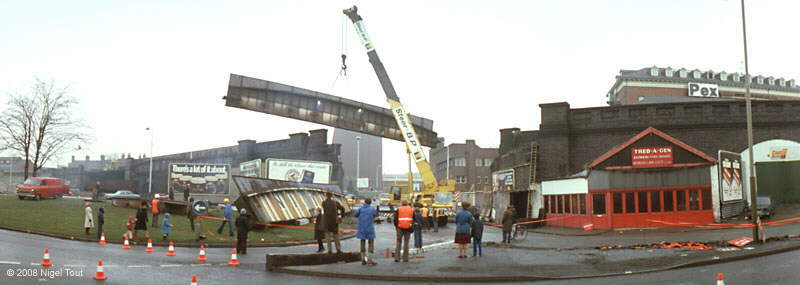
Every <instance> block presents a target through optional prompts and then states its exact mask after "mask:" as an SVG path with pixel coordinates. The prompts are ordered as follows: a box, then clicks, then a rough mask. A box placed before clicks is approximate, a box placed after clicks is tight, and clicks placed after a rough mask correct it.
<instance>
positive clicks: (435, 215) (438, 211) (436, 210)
mask: <svg viewBox="0 0 800 285" xmlns="http://www.w3.org/2000/svg"><path fill="white" fill-rule="evenodd" d="M441 213H442V209H440V208H433V218H431V223H432V224H433V232H434V233H438V232H439V214H441Z"/></svg>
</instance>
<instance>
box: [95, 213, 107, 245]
mask: <svg viewBox="0 0 800 285" xmlns="http://www.w3.org/2000/svg"><path fill="white" fill-rule="evenodd" d="M105 213H106V210H105V209H103V207H100V209H97V239H100V236H101V235H103V224H105V223H106V219H105Z"/></svg>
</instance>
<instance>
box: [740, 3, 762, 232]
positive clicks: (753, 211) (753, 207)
mask: <svg viewBox="0 0 800 285" xmlns="http://www.w3.org/2000/svg"><path fill="white" fill-rule="evenodd" d="M742 40H743V43H744V80H745V83H744V86H745V96H744V100H745V105H746V112H747V153H748V156H749V157H748V159H747V164H748V172H749V174H750V183H749V184H750V216H751V217H752V219H753V220H752V222H753V240H758V224H757V223H756V220H758V199H757V198H756V197H757V196H756V195H757V194H758V191H757V189H756V170H755V167H754V165H755V161H753V107H752V105H751V102H750V70H749V69H748V65H747V25H746V24H745V17H744V0H742Z"/></svg>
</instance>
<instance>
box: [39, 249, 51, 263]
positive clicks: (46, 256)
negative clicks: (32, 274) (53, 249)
mask: <svg viewBox="0 0 800 285" xmlns="http://www.w3.org/2000/svg"><path fill="white" fill-rule="evenodd" d="M41 264H42V266H44V267H50V266H51V265H53V264H52V263H50V251H49V250H47V249H46V248H45V249H44V257H43V258H42V263H41Z"/></svg>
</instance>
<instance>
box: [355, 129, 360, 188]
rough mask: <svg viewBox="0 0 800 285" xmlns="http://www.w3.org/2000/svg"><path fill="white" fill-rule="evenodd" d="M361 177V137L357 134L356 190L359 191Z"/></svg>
mask: <svg viewBox="0 0 800 285" xmlns="http://www.w3.org/2000/svg"><path fill="white" fill-rule="evenodd" d="M360 177H361V137H360V136H356V191H358V179H359V178H360Z"/></svg>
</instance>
